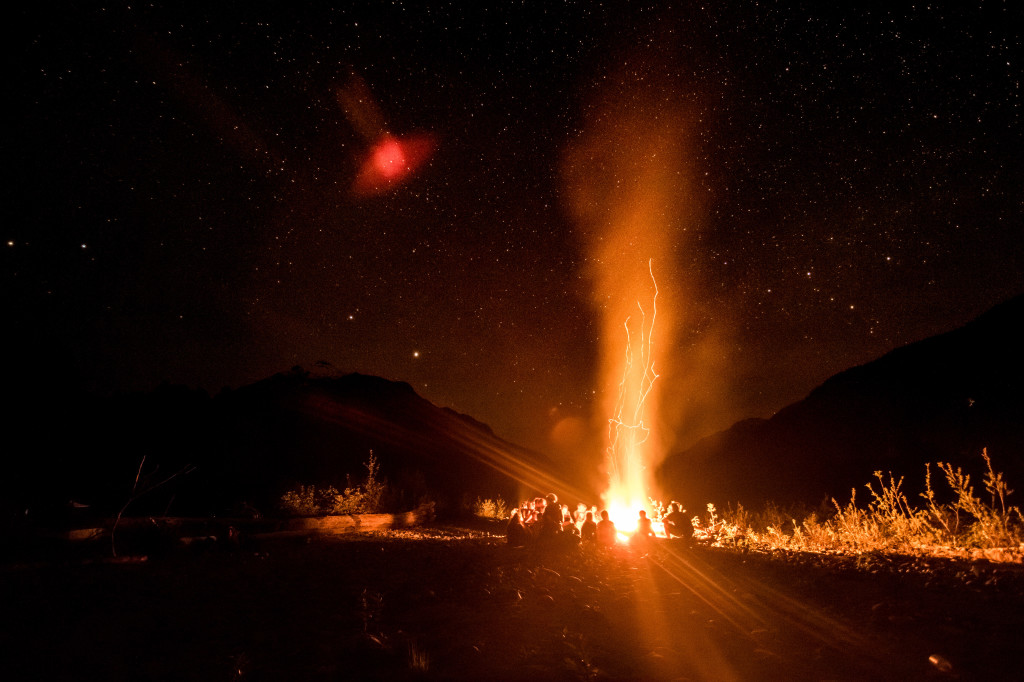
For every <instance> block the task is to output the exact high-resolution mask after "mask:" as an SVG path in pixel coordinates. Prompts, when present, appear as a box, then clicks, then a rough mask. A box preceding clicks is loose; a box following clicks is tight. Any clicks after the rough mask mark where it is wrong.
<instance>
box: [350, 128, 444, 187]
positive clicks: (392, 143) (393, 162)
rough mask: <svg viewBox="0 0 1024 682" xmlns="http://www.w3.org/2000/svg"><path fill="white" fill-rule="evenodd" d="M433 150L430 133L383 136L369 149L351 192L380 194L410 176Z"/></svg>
mask: <svg viewBox="0 0 1024 682" xmlns="http://www.w3.org/2000/svg"><path fill="white" fill-rule="evenodd" d="M433 151H434V138H433V137H432V136H430V135H413V136H408V137H401V138H399V137H394V136H392V135H385V136H383V137H382V138H380V139H379V140H378V141H377V143H376V144H374V146H373V147H372V148H371V149H370V153H369V154H368V155H367V157H366V159H365V160H364V162H363V165H362V167H361V168H360V170H359V175H357V176H356V180H355V182H354V183H353V184H352V191H353V192H354V193H355V194H357V195H360V196H369V195H374V194H382V193H384V192H386V191H388V190H389V189H391V188H392V187H395V186H397V185H399V184H401V183H402V182H403V181H404V180H406V179H407V178H408V177H409V176H411V175H412V174H413V173H414V172H415V171H416V170H417V169H419V168H420V167H421V166H422V165H423V164H424V163H425V162H426V161H427V160H428V159H429V158H430V156H431V154H432V153H433Z"/></svg>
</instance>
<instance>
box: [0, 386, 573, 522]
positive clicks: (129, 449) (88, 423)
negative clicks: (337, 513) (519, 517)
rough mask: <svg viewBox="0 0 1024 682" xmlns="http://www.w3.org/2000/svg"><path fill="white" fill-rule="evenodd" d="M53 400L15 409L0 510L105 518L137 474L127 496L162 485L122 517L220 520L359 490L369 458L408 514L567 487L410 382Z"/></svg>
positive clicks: (551, 466) (551, 469) (548, 465)
mask: <svg viewBox="0 0 1024 682" xmlns="http://www.w3.org/2000/svg"><path fill="white" fill-rule="evenodd" d="M37 393H39V394H42V393H43V392H42V391H39V392H37ZM57 394H59V390H56V389H53V388H52V387H51V394H50V398H51V399H50V401H49V403H48V404H45V405H44V404H39V405H36V406H34V407H33V406H26V407H25V409H24V410H23V411H22V417H23V419H22V423H21V424H19V425H18V430H19V431H20V432H21V434H22V435H23V436H24V438H23V439H21V440H23V442H24V443H25V444H24V445H23V446H21V447H23V450H22V451H20V452H18V453H11V452H9V453H8V457H7V459H8V465H9V469H8V471H9V475H8V476H7V477H6V478H5V481H4V483H5V485H4V486H3V488H4V489H3V490H2V491H0V492H2V498H3V499H4V501H5V506H6V507H7V513H12V511H17V510H23V509H24V508H31V509H47V510H49V511H51V512H53V511H54V510H57V511H58V514H57V515H58V516H59V515H60V514H62V513H64V512H62V511H60V510H62V509H65V508H66V507H67V503H68V501H69V500H74V501H75V502H78V503H81V504H87V505H89V507H90V508H91V509H92V510H94V511H95V512H97V513H105V514H109V513H115V512H116V511H117V509H118V508H119V507H120V506H121V505H123V504H124V503H125V502H127V501H128V499H129V498H130V497H131V495H132V490H133V486H134V485H135V480H136V476H138V478H139V483H138V489H144V488H146V487H147V486H152V485H155V484H157V483H161V482H163V481H165V480H166V479H168V478H170V477H173V478H171V480H169V481H168V482H166V483H163V484H162V485H161V486H160V487H159V488H158V489H156V490H153V491H152V492H151V493H149V494H147V495H145V496H143V497H140V498H139V499H138V501H137V502H134V503H133V504H132V506H131V507H130V508H129V512H130V513H136V514H139V513H148V514H153V513H172V514H206V513H225V512H233V511H237V510H238V509H240V508H241V507H243V506H251V507H255V508H256V509H258V510H261V511H264V512H266V511H269V510H271V509H272V508H273V507H274V506H275V505H276V503H277V502H278V500H279V499H280V496H281V495H282V494H283V493H284V492H285V491H287V490H290V489H294V488H296V487H297V486H298V485H309V484H316V485H318V486H325V485H333V486H335V487H336V488H338V489H339V490H341V489H343V488H345V487H348V486H349V485H357V484H360V483H362V481H363V479H364V478H365V475H366V468H365V466H364V465H365V463H366V462H367V461H368V460H369V457H370V452H371V451H372V452H373V454H374V456H375V458H376V460H377V462H378V464H379V467H380V474H381V475H382V476H383V477H385V478H386V479H387V480H388V482H389V483H390V484H391V488H392V489H393V490H394V491H396V492H397V493H399V495H400V497H399V499H397V500H396V501H395V503H396V504H401V505H405V506H407V507H411V506H415V505H416V504H417V503H418V502H419V501H420V498H421V497H429V498H431V499H433V500H435V501H437V502H439V503H440V504H441V505H454V504H457V503H459V502H460V501H461V500H462V499H463V498H464V497H466V496H469V497H471V498H475V497H476V496H482V497H485V498H486V497H497V496H498V495H501V496H502V497H504V498H505V499H506V500H509V501H511V500H514V499H518V497H519V496H520V495H521V494H525V493H527V492H529V493H530V494H533V493H534V491H538V490H539V491H544V492H547V491H549V490H556V491H557V490H559V489H560V486H559V485H558V484H557V483H556V480H558V478H561V480H566V477H564V476H562V477H557V471H556V470H557V465H556V464H555V463H552V462H549V461H546V460H545V458H544V457H543V456H542V455H539V454H537V453H534V452H531V451H528V450H525V449H524V448H520V447H518V446H516V445H513V444H511V443H508V442H506V441H504V440H502V439H500V438H498V437H497V436H495V435H494V433H493V432H492V431H491V429H490V427H488V426H487V425H485V424H482V423H481V422H478V421H477V420H475V419H473V418H471V417H468V416H466V415H462V414H459V413H458V412H455V411H454V410H451V409H448V408H439V407H437V406H435V405H433V404H431V403H430V402H428V401H427V400H425V399H424V398H422V397H420V396H419V395H417V394H416V392H415V391H414V390H413V389H412V387H411V386H409V385H408V384H405V383H398V382H392V381H387V380H384V379H381V378H378V377H372V376H364V375H360V374H350V375H347V376H341V377H330V376H313V375H310V374H309V373H307V372H305V371H303V370H302V369H301V368H294V369H293V370H292V371H291V372H287V373H282V374H277V375H275V376H272V377H270V378H268V379H265V380H263V381H260V382H257V383H255V384H252V385H250V386H246V387H243V388H239V389H235V390H230V389H225V390H224V391H222V392H221V393H220V394H218V395H217V396H216V397H213V398H211V397H210V396H209V395H207V394H206V393H205V392H204V391H199V390H192V389H188V388H184V387H180V386H170V385H164V386H161V387H159V388H158V389H156V390H155V391H152V392H150V393H141V394H128V395H118V396H114V397H111V398H86V397H84V396H80V397H79V399H77V400H76V401H74V402H73V403H71V404H69V403H67V402H66V401H63V400H57V399H55V396H56V395H57ZM13 440H14V441H15V442H17V440H19V439H13ZM143 458H144V459H143ZM140 463H141V467H140ZM186 471H187V472H188V473H180V474H179V473H178V472H186ZM175 474H178V475H177V476H175ZM19 513H20V511H19Z"/></svg>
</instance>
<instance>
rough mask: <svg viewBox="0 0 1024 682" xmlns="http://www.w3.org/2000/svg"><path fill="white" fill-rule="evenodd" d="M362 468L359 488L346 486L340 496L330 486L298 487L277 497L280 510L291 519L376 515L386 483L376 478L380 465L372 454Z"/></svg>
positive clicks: (371, 452) (385, 489) (381, 502)
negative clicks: (279, 499) (293, 517)
mask: <svg viewBox="0 0 1024 682" xmlns="http://www.w3.org/2000/svg"><path fill="white" fill-rule="evenodd" d="M364 466H365V467H366V481H365V482H364V483H363V484H362V485H357V486H348V487H346V488H345V489H344V490H342V491H341V492H339V491H338V490H337V488H335V487H334V486H327V487H321V488H317V487H316V486H315V485H308V486H307V485H300V486H299V487H298V488H296V489H295V490H289V491H288V492H286V493H285V494H284V495H282V496H281V503H280V507H281V510H282V511H283V512H284V513H286V514H289V515H291V516H323V515H334V516H342V515H345V514H371V513H374V512H378V511H380V509H381V507H382V505H383V501H384V495H385V492H386V491H387V482H386V481H385V480H384V479H382V478H381V477H380V465H379V463H378V462H377V458H376V457H375V456H374V454H373V450H370V460H369V461H368V462H366V463H365V464H364Z"/></svg>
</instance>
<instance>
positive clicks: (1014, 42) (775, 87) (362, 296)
mask: <svg viewBox="0 0 1024 682" xmlns="http://www.w3.org/2000/svg"><path fill="white" fill-rule="evenodd" d="M290 4H291V3H273V4H272V3H261V2H255V3H216V2H214V3H205V4H203V5H199V4H194V3H180V2H166V3H164V2H156V3H140V4H138V5H135V4H131V5H130V6H126V5H121V4H119V3H117V4H115V5H106V6H104V7H102V8H101V7H99V6H95V5H94V3H74V4H72V3H68V4H67V5H68V6H65V7H61V6H60V5H58V6H50V5H49V4H47V3H36V6H34V7H31V8H28V9H17V10H15V11H14V13H13V16H9V22H10V24H9V27H8V31H9V35H8V38H7V41H6V42H7V43H8V50H9V57H8V64H9V69H10V72H11V75H10V79H9V80H8V85H7V87H8V96H7V98H6V101H7V108H8V110H9V111H12V112H13V119H14V120H13V122H9V124H8V128H7V130H8V134H7V136H6V147H7V164H8V173H9V174H11V175H9V179H8V187H9V188H10V189H9V192H8V198H7V201H6V205H7V209H6V213H7V217H6V219H5V220H4V221H3V227H2V229H3V235H2V237H3V242H4V249H3V253H4V259H3V288H4V303H5V307H6V308H7V314H6V317H7V319H8V325H6V326H7V330H8V331H7V336H8V341H11V342H13V344H14V351H13V354H12V355H10V357H11V361H12V362H13V363H17V364H20V365H23V366H29V367H37V368H38V371H39V373H40V376H46V377H50V376H60V377H62V378H63V379H64V380H66V381H67V382H68V383H69V384H73V385H80V386H81V387H83V388H86V389H88V390H90V391H97V392H100V393H110V392H113V391H122V390H135V389H144V390H148V389H152V388H154V387H155V386H157V385H158V384H159V383H160V382H161V381H164V380H167V381H170V382H172V383H180V384H186V385H189V386H196V387H203V388H205V389H207V390H209V391H211V392H216V391H218V390H220V389H221V388H222V387H224V386H233V387H237V386H240V385H243V384H246V383H250V382H252V381H255V380H258V379H261V378H264V377H266V376H269V375H271V374H273V373H276V372H279V371H285V370H288V369H289V368H290V367H292V366H293V365H297V364H299V365H303V366H304V367H306V368H310V369H312V368H313V367H314V366H315V365H316V363H317V362H320V361H322V362H325V363H329V365H330V368H333V370H334V371H338V372H349V371H358V372H362V373H367V374H375V375H379V376H383V377H386V378H389V379H394V380H401V381H407V382H409V383H410V384H412V385H413V386H414V388H415V389H416V390H417V391H418V392H419V393H420V394H421V395H423V396H424V397H426V398H427V399H429V400H431V401H432V402H434V403H436V404H438V405H442V406H449V407H452V408H454V409H456V410H458V411H461V412H465V413H468V414H470V415H472V416H474V417H475V418H477V419H480V420H481V421H484V422H487V423H489V424H490V425H491V426H492V427H493V428H494V429H495V431H496V432H497V433H498V435H501V436H503V437H506V438H508V439H510V440H514V441H516V442H519V443H521V444H523V445H527V446H531V447H535V448H539V449H546V448H548V447H550V443H549V441H548V434H549V432H550V430H551V429H552V428H553V427H554V426H555V424H556V423H558V422H559V421H560V420H562V419H564V418H566V417H570V418H579V419H582V420H592V419H594V418H595V417H598V421H600V417H601V415H596V414H595V412H597V411H598V410H599V401H600V394H601V392H602V390H603V388H602V386H601V385H600V381H599V372H598V369H597V365H598V363H599V355H600V352H599V345H600V344H599V336H600V334H601V333H602V331H601V324H600V322H599V320H598V315H597V313H596V312H595V309H594V306H593V305H592V301H593V296H592V281H591V279H590V277H589V275H588V267H587V262H586V261H587V253H586V245H585V242H586V240H587V237H586V235H585V232H583V231H581V230H580V229H579V225H578V221H577V219H576V217H574V214H573V211H572V210H571V209H570V207H569V203H570V202H569V198H568V194H569V193H570V192H569V190H567V182H566V180H565V168H566V163H567V161H566V159H567V158H568V155H569V154H570V153H571V150H573V149H579V147H580V145H581V140H584V139H586V137H587V135H588V131H590V130H592V128H590V127H589V126H591V125H593V121H594V120H595V117H596V118H600V116H601V114H600V112H601V111H603V110H604V109H603V108H602V107H606V106H607V103H608V102H609V101H614V102H617V104H616V105H615V106H618V107H619V109H620V111H621V110H623V109H624V110H626V111H628V110H629V109H630V108H631V106H632V102H633V101H634V99H635V101H636V105H637V108H638V109H643V110H644V111H646V110H647V109H646V108H645V107H648V105H649V103H650V102H659V103H661V105H665V106H671V107H673V108H674V110H678V111H682V112H685V130H683V129H680V132H679V135H680V137H681V138H682V137H685V138H686V141H687V142H686V146H685V148H686V149H687V150H688V151H687V155H686V157H685V159H684V163H683V167H682V168H681V169H680V173H683V174H685V176H686V178H688V180H687V182H688V183H689V184H688V185H687V187H688V188H689V190H688V192H687V193H686V195H685V196H682V195H680V196H679V197H677V198H676V200H675V201H676V202H677V203H678V204H683V203H685V204H686V205H685V206H682V205H680V206H678V207H677V208H678V209H679V211H678V212H677V213H674V214H673V215H675V216H676V217H673V218H669V219H667V220H669V222H673V221H675V222H674V223H673V224H670V225H666V226H665V229H664V232H663V236H665V238H664V239H659V240H656V242H657V243H658V244H660V246H659V247H658V249H657V252H652V253H650V255H649V257H650V258H652V259H653V261H652V262H653V264H654V268H655V269H656V270H657V271H658V272H661V273H666V276H667V277H669V278H670V279H671V278H677V279H678V280H680V281H685V282H686V286H685V287H680V288H678V289H677V291H680V292H685V300H673V299H672V298H670V297H667V298H662V299H659V305H660V306H663V307H664V309H665V310H666V311H667V310H671V309H676V310H680V311H682V310H685V311H686V312H685V315H679V316H678V317H679V325H680V327H679V330H678V332H677V334H676V335H675V338H674V339H673V341H672V343H673V348H674V350H673V351H672V352H671V354H672V355H673V356H675V357H678V358H679V359H680V363H679V364H678V367H677V370H676V371H675V372H674V373H669V375H668V376H666V377H663V380H666V381H668V380H672V375H673V374H674V375H675V376H676V377H677V379H678V378H680V377H683V375H684V374H685V372H686V370H685V368H686V367H689V368H693V371H694V372H697V371H701V372H703V374H702V377H703V378H702V380H701V382H700V385H701V387H702V388H701V389H700V390H696V391H694V392H692V394H689V393H688V394H686V395H684V396H683V397H682V398H680V397H679V396H678V395H677V400H683V401H684V402H685V405H683V406H682V408H681V410H680V411H682V412H684V414H683V415H682V420H681V421H680V422H679V426H678V440H677V445H678V446H679V447H682V446H685V445H687V444H689V443H692V442H693V440H694V439H695V438H697V437H700V436H703V435H707V434H708V433H710V432H713V431H715V430H718V429H720V428H724V427H726V426H728V425H729V424H731V423H732V422H734V421H736V420H739V419H742V418H746V417H752V416H757V417H767V416H770V415H771V414H773V413H774V412H775V411H776V410H778V409H779V408H781V407H783V406H785V405H786V404H788V403H790V402H793V401H795V400H798V399H800V398H802V397H803V396H805V395H806V394H807V393H808V392H809V391H810V390H811V389H812V388H814V387H815V386H816V385H818V384H819V383H821V382H822V381H823V380H825V379H826V378H827V377H829V376H830V375H832V374H835V373H836V372H839V371H841V370H844V369H846V368H848V367H851V366H853V365H856V364H860V363H864V362H867V361H869V360H872V359H874V358H876V357H879V356H881V355H882V354H884V353H886V352H887V351H889V350H891V349H893V348H895V347H898V346H900V345H903V344H906V343H909V342H912V341H915V340H918V339H921V338H924V337H927V336H930V335H933V334H936V333H940V332H944V331H948V330H950V329H953V328H955V327H958V326H960V325H962V324H964V323H966V322H968V321H969V320H971V319H972V318H974V317H975V316H977V315H978V314H980V313H982V312H984V311H985V310H987V309H988V308H990V307H991V306H993V305H995V304H996V303H999V302H1001V301H1003V300H1006V299H1007V298H1010V297H1011V296H1014V295H1017V294H1020V293H1022V292H1024V274H1022V273H1024V259H1022V256H1024V248H1022V246H1024V239H1022V227H1024V221H1022V216H1024V210H1022V209H1024V199H1022V193H1021V187H1022V185H1024V173H1022V164H1021V159H1022V158H1024V147H1022V144H1021V141H1022V125H1021V124H1022V113H1024V106H1022V100H1024V92H1022V88H1021V81H1022V77H1021V74H1022V68H1021V67H1022V54H1024V50H1022V42H1024V40H1022V37H1021V36H1022V27H1024V8H1022V6H1021V5H1020V4H1019V3H1017V2H1012V1H1007V2H982V3H978V2H974V3H973V4H972V3H965V2H948V3H947V2H934V3H917V4H915V5H914V6H913V8H909V7H904V8H903V9H888V10H886V9H864V8H860V9H852V8H846V9H844V8H834V7H830V8H823V7H819V3H811V2H808V3H773V2H761V3H730V2H726V3H718V2H708V3H706V6H703V7H702V6H701V5H700V3H680V4H677V5H673V6H667V5H666V6H662V5H657V6H647V5H645V4H642V3H630V4H629V5H628V7H627V6H626V4H625V3H614V2H613V3H604V4H602V3H596V2H589V1H588V2H578V3H567V4H562V3H554V2H551V3H544V2H529V3H481V5H490V6H491V7H488V8H484V7H476V8H470V7H468V3H466V5H467V6H464V4H463V3H452V4H449V3H442V2H433V3H424V4H419V3H403V2H368V3H359V2H357V3H338V4H339V5H340V7H339V8H336V9H327V8H320V9H293V8H291V7H289V6H288V5H290ZM316 4H324V3H316ZM833 4H839V5H846V4H849V5H853V4H854V3H833ZM856 4H861V5H864V4H870V3H856ZM545 7H546V8H545ZM360 84H362V86H364V89H365V90H366V92H368V93H370V95H371V98H370V99H369V100H366V101H365V103H364V104H365V106H364V108H362V109H360V110H359V111H353V109H352V106H353V105H352V104H351V102H352V98H351V97H349V99H348V101H349V105H348V108H347V109H346V105H345V101H346V93H347V94H348V95H352V93H358V92H359V88H360ZM360 106H363V105H360ZM356 108H357V109H358V108H359V107H356ZM374 116H377V117H378V119H379V120H378V121H377V124H376V125H377V127H376V128H374V123H373V121H372V120H371V121H370V122H369V123H367V121H366V120H365V119H367V118H369V119H373V117H374ZM371 129H378V130H380V132H382V133H383V131H385V130H386V131H387V132H388V133H390V134H392V135H393V136H395V138H396V139H399V140H406V141H416V140H418V141H419V142H420V143H422V144H421V146H424V145H427V146H429V149H427V152H429V153H425V155H424V158H423V159H422V161H421V162H420V163H419V164H417V165H416V167H415V168H411V169H410V170H409V171H408V172H407V173H406V172H404V171H403V175H402V177H400V178H397V179H396V181H394V182H391V183H390V184H387V183H381V184H379V185H376V186H373V187H372V188H371V189H370V190H365V188H364V191H357V189H356V188H355V185H356V184H357V178H358V176H359V174H360V172H361V169H362V168H363V167H364V165H365V164H366V163H368V162H369V161H370V160H372V148H373V146H374V144H376V143H378V142H379V139H374V138H372V136H370V135H369V133H368V132H367V131H368V130H371ZM615 144H616V145H617V148H618V149H619V151H620V152H622V150H626V153H628V151H629V150H630V149H631V148H633V147H636V148H637V149H640V148H642V147H643V140H633V139H628V138H624V139H620V140H616V141H615ZM577 161H578V159H577ZM679 216H685V218H683V217H679ZM708 339H713V342H712V343H710V344H709V343H708V342H707V340H708ZM697 349H699V352H697ZM683 360H686V361H685V362H684V361H683ZM679 368H684V369H679ZM679 385H680V386H682V385H689V384H687V383H686V382H685V381H680V382H679ZM677 393H680V392H679V391H677Z"/></svg>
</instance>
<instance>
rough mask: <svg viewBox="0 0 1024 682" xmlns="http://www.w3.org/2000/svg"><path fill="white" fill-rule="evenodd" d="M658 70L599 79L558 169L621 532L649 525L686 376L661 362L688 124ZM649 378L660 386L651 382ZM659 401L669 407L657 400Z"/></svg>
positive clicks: (679, 315)
mask: <svg viewBox="0 0 1024 682" xmlns="http://www.w3.org/2000/svg"><path fill="white" fill-rule="evenodd" d="M670 71H671V70H666V69H663V68H661V66H659V63H658V62H657V60H654V61H653V62H650V63H648V62H646V61H644V60H641V59H633V58H626V59H625V60H624V66H623V68H621V69H617V68H616V69H612V70H610V71H609V72H608V73H605V74H602V79H601V80H602V83H603V85H602V86H601V87H598V88H595V89H594V91H593V100H592V101H591V102H589V103H588V106H587V116H586V120H585V125H584V126H583V127H582V130H581V132H580V135H579V136H578V137H577V138H576V139H575V140H573V142H572V144H571V145H570V146H569V147H568V148H567V149H566V153H565V156H564V160H563V168H562V174H563V179H564V181H565V185H566V192H565V198H566V199H567V200H568V202H569V204H568V208H569V209H570V210H571V211H572V213H573V217H574V218H575V220H576V222H577V227H578V229H579V235H580V240H581V245H582V247H583V250H584V259H583V263H584V268H585V273H586V275H587V278H588V279H589V280H590V283H591V284H592V288H591V291H590V293H591V297H592V298H591V304H592V305H593V308H594V312H595V313H596V314H597V316H598V319H599V334H600V336H599V342H598V343H599V352H600V376H599V377H598V386H599V391H598V394H599V396H600V398H599V400H600V403H599V404H598V405H595V413H594V422H593V428H594V435H595V437H597V436H598V435H600V434H602V432H603V434H604V437H605V440H604V443H603V448H602V450H601V451H603V455H604V457H603V467H602V468H603V471H602V474H603V475H604V476H605V477H606V481H607V486H606V487H605V489H604V493H603V494H602V502H603V508H604V509H607V510H608V512H609V516H610V518H611V519H612V521H614V522H615V524H616V527H617V528H618V530H620V531H622V532H625V533H630V532H632V531H634V530H635V528H636V523H637V520H638V513H639V512H640V511H641V510H645V511H646V512H647V514H648V517H649V518H651V519H652V521H653V520H654V519H653V514H652V512H653V509H652V504H651V500H650V497H651V496H652V495H655V496H658V497H660V496H661V495H660V491H657V490H656V488H655V487H654V480H653V474H654V470H655V467H656V466H657V465H658V463H659V462H660V461H661V459H662V458H663V457H664V454H665V451H666V450H667V449H668V447H669V446H670V445H671V443H672V442H673V439H674V436H675V426H676V422H677V420H678V419H679V417H680V414H681V410H682V407H683V400H681V399H679V397H680V396H679V394H680V391H681V390H682V389H681V388H680V386H683V385H686V384H687V382H686V380H685V377H686V376H689V373H690V367H689V363H687V366H686V370H687V373H686V374H683V364H682V359H681V358H680V357H679V356H678V355H673V356H669V352H670V349H672V348H673V344H674V340H675V338H676V335H677V333H678V331H679V328H680V326H681V324H682V323H683V320H684V317H685V314H686V312H687V311H686V310H685V309H684V308H683V307H682V306H681V305H680V304H681V303H682V302H683V301H684V300H685V297H684V295H683V286H684V284H685V282H686V278H687V276H688V275H689V273H688V272H687V271H686V270H685V269H684V266H683V262H684V261H683V259H682V258H680V256H681V255H682V253H683V248H684V247H685V244H686V241H687V239H686V238H687V237H688V235H687V234H686V231H687V230H688V228H689V226H690V225H691V224H692V223H693V221H694V220H695V219H696V215H697V213H696V211H697V205H698V203H699V200H698V199H697V198H696V197H695V195H694V193H693V189H692V188H693V185H692V178H691V170H692V169H691V168H690V165H689V164H688V163H687V159H688V158H689V155H688V153H689V152H690V150H691V144H690V138H689V130H690V117H689V116H688V115H687V112H686V110H685V105H684V104H683V102H684V98H683V97H682V96H681V95H680V93H679V91H678V88H677V86H678V84H677V83H676V82H675V80H674V79H673V78H671V77H667V76H666V74H667V73H669V72H670ZM654 261H656V262H657V264H658V269H659V272H658V281H657V282H656V281H655V278H654V265H653V264H652V263H653V262H654ZM655 322H657V326H658V335H657V344H655V343H654V326H655ZM623 326H625V335H623ZM655 367H657V372H656V371H655ZM658 372H664V373H665V376H666V379H665V381H658V382H656V380H657V379H658V376H659V375H658ZM669 386H671V389H669V388H668V387H669ZM669 391H671V395H672V396H673V398H674V400H672V401H671V402H669V401H667V400H664V398H665V397H667V395H662V394H663V393H666V394H667V393H668V392H669ZM598 429H600V431H598Z"/></svg>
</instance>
